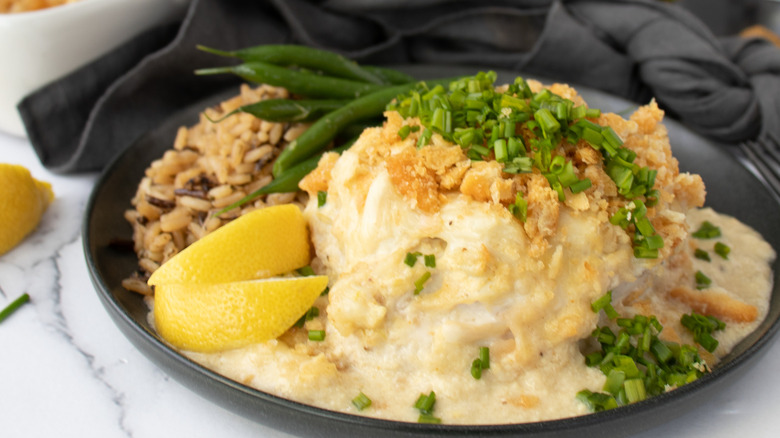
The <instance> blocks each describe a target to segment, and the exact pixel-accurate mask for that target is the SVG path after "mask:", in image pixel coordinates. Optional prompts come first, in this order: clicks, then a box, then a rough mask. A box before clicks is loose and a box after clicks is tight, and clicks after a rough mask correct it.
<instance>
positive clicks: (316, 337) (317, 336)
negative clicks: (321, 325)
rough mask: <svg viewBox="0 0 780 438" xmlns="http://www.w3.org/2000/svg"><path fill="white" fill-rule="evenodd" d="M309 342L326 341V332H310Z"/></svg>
mask: <svg viewBox="0 0 780 438" xmlns="http://www.w3.org/2000/svg"><path fill="white" fill-rule="evenodd" d="M309 340H310V341H316V342H320V341H324V340H325V330H309Z"/></svg>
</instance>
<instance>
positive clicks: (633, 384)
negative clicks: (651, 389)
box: [623, 379, 647, 403]
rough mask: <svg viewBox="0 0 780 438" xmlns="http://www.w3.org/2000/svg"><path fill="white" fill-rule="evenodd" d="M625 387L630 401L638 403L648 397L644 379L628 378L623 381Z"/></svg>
mask: <svg viewBox="0 0 780 438" xmlns="http://www.w3.org/2000/svg"><path fill="white" fill-rule="evenodd" d="M623 389H624V390H625V391H626V398H627V399H628V402H629V403H636V402H638V401H642V400H644V399H646V398H647V393H646V392H645V383H644V381H642V379H630V380H626V381H625V382H624V383H623Z"/></svg>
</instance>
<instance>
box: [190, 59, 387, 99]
mask: <svg viewBox="0 0 780 438" xmlns="http://www.w3.org/2000/svg"><path fill="white" fill-rule="evenodd" d="M222 73H233V74H235V75H238V76H240V77H242V78H244V79H246V80H247V81H250V82H255V83H258V84H268V85H273V86H276V87H284V88H286V89H287V91H289V92H290V93H293V94H300V95H303V96H307V97H315V98H329V99H354V98H357V97H360V96H364V95H366V94H369V93H372V92H374V91H377V90H380V89H383V88H387V87H386V86H385V85H377V84H367V83H364V82H356V81H351V80H348V79H340V78H332V77H329V76H320V75H317V74H312V73H304V72H299V71H295V70H290V69H287V68H284V67H279V66H276V65H273V64H268V63H265V62H248V63H245V64H240V65H236V66H229V67H216V68H204V69H200V70H195V74H197V75H212V74H222Z"/></svg>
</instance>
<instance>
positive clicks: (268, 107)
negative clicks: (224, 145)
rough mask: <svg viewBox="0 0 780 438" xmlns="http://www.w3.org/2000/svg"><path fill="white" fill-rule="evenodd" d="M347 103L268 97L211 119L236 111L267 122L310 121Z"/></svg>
mask: <svg viewBox="0 0 780 438" xmlns="http://www.w3.org/2000/svg"><path fill="white" fill-rule="evenodd" d="M347 103H349V101H348V100H295V99H268V100H261V101H260V102H256V103H252V104H249V105H243V106H240V107H238V108H236V109H234V110H233V111H231V112H229V113H227V114H225V116H224V117H222V118H221V119H219V120H213V121H214V122H219V121H221V120H224V119H225V118H227V117H230V116H232V115H233V114H236V113H248V114H252V115H253V116H255V117H257V118H258V119H262V120H268V121H269V122H310V121H312V120H317V119H319V118H320V117H322V116H324V115H325V114H327V113H329V112H331V111H334V110H337V109H339V108H341V107H342V106H344V105H346V104H347Z"/></svg>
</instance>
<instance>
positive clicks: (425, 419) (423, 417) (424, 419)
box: [417, 414, 441, 424]
mask: <svg viewBox="0 0 780 438" xmlns="http://www.w3.org/2000/svg"><path fill="white" fill-rule="evenodd" d="M417 422H418V423H424V424H441V418H437V417H434V416H433V415H430V414H420V416H419V417H418V418H417Z"/></svg>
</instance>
